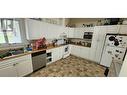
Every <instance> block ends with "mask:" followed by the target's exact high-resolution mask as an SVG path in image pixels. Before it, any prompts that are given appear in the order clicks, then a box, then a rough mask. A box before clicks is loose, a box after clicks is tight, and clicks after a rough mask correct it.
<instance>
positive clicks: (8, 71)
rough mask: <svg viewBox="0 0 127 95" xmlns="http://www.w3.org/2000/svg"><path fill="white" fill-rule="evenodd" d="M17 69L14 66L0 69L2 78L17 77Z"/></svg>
mask: <svg viewBox="0 0 127 95" xmlns="http://www.w3.org/2000/svg"><path fill="white" fill-rule="evenodd" d="M16 76H17V72H16V68H15V67H14V66H13V65H10V66H7V67H3V68H1V69H0V77H16Z"/></svg>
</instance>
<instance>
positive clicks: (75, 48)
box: [71, 45, 81, 57]
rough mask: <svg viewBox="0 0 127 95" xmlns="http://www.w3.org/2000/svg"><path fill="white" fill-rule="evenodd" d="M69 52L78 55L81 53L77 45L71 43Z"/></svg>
mask: <svg viewBox="0 0 127 95" xmlns="http://www.w3.org/2000/svg"><path fill="white" fill-rule="evenodd" d="M71 54H72V55H75V56H79V57H80V54H81V53H80V49H79V46H76V45H71Z"/></svg>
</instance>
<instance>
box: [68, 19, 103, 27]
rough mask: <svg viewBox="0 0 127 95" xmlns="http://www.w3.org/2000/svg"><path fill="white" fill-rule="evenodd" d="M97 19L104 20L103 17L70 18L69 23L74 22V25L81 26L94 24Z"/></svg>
mask: <svg viewBox="0 0 127 95" xmlns="http://www.w3.org/2000/svg"><path fill="white" fill-rule="evenodd" d="M98 20H104V18H71V19H70V23H69V24H71V25H73V24H75V25H76V27H82V24H94V25H96V23H97V21H98Z"/></svg>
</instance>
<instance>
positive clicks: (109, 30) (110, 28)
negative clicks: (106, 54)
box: [104, 25, 119, 33]
mask: <svg viewBox="0 0 127 95" xmlns="http://www.w3.org/2000/svg"><path fill="white" fill-rule="evenodd" d="M104 27H106V29H107V33H118V32H119V25H107V26H104Z"/></svg>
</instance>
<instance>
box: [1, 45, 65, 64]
mask: <svg viewBox="0 0 127 95" xmlns="http://www.w3.org/2000/svg"><path fill="white" fill-rule="evenodd" d="M61 46H65V45H59V46H55V47H54V46H48V47H47V48H45V49H39V50H33V51H27V52H24V53H22V54H17V55H12V56H8V57H4V58H2V59H0V62H1V61H4V60H8V59H12V58H17V57H20V56H24V55H28V54H32V53H35V52H40V51H44V50H48V49H53V48H57V47H61Z"/></svg>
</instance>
